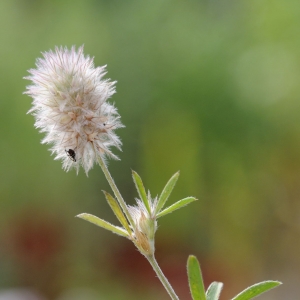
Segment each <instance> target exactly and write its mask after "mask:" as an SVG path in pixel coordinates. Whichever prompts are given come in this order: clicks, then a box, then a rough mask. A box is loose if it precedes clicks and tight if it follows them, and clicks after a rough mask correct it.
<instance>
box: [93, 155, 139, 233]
mask: <svg viewBox="0 0 300 300" xmlns="http://www.w3.org/2000/svg"><path fill="white" fill-rule="evenodd" d="M96 155H97V154H96ZM97 159H98V163H99V165H100V167H101V169H102V171H103V173H104V175H105V177H106V179H107V181H108V183H109V185H110V187H111V189H112V190H113V192H114V194H115V197H116V198H117V200H118V202H119V204H120V206H121V208H122V210H123V212H124V214H125V215H126V217H127V220H128V221H129V223H130V224H131V226H132V227H133V228H135V224H134V222H133V219H132V218H131V215H130V213H129V211H128V208H127V205H126V203H125V201H124V199H123V197H122V195H121V193H120V192H119V190H118V188H117V186H116V184H115V182H114V180H113V178H112V177H111V175H110V173H109V171H108V169H107V166H106V164H105V162H104V160H103V158H102V157H101V156H100V155H97Z"/></svg>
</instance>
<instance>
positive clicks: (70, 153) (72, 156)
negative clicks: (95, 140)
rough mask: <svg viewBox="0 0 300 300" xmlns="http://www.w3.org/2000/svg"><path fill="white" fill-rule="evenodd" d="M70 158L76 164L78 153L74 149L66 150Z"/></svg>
mask: <svg viewBox="0 0 300 300" xmlns="http://www.w3.org/2000/svg"><path fill="white" fill-rule="evenodd" d="M65 151H66V153H67V155H68V156H69V158H70V159H71V160H72V161H74V162H76V152H75V151H74V150H73V149H69V150H65Z"/></svg>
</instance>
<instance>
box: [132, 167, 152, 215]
mask: <svg viewBox="0 0 300 300" xmlns="http://www.w3.org/2000/svg"><path fill="white" fill-rule="evenodd" d="M132 178H133V181H134V184H135V187H136V189H137V191H138V193H139V196H140V198H141V200H142V201H143V203H144V205H145V207H146V208H147V211H148V213H149V215H151V210H150V206H149V201H148V198H147V194H146V190H145V187H144V184H143V181H142V178H141V177H140V176H139V174H138V173H137V172H135V171H132Z"/></svg>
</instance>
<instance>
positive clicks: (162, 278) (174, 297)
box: [145, 255, 179, 300]
mask: <svg viewBox="0 0 300 300" xmlns="http://www.w3.org/2000/svg"><path fill="white" fill-rule="evenodd" d="M145 257H146V258H147V259H148V261H149V263H150V265H151V266H152V268H153V270H154V272H155V273H156V275H157V277H158V278H159V280H160V282H161V283H162V285H163V286H164V288H165V289H166V291H167V292H168V294H169V295H170V297H171V299H172V300H179V298H178V296H177V295H176V294H175V291H174V290H173V288H172V286H171V284H170V283H169V281H168V279H167V278H166V277H165V275H164V274H163V272H162V270H161V268H160V267H159V265H158V263H157V261H156V259H155V257H154V255H149V256H145Z"/></svg>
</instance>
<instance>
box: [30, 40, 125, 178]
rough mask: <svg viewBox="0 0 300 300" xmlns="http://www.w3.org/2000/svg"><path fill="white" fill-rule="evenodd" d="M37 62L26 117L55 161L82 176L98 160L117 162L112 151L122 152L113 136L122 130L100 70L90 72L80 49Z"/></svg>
mask: <svg viewBox="0 0 300 300" xmlns="http://www.w3.org/2000/svg"><path fill="white" fill-rule="evenodd" d="M43 56H44V57H43V58H39V59H37V62H36V69H31V70H29V73H30V76H27V77H25V79H29V80H31V81H32V84H31V85H29V86H27V90H26V92H25V94H28V95H29V96H31V97H32V98H33V102H32V104H33V106H32V108H31V109H30V110H29V112H28V113H31V114H32V115H33V116H34V117H35V120H36V121H35V127H36V128H39V129H40V131H41V132H45V133H46V136H45V138H44V139H43V140H42V143H50V144H51V145H52V148H51V149H50V150H51V151H52V153H55V154H56V157H55V159H62V160H63V168H64V169H65V170H67V171H68V170H69V169H70V168H72V167H75V168H76V169H77V173H78V171H79V167H80V165H82V167H83V168H84V170H85V172H86V173H88V171H89V170H90V169H91V168H92V167H93V164H94V162H95V161H96V160H97V156H98V155H99V156H102V157H103V158H107V157H111V158H114V159H117V156H115V155H114V154H113V153H112V152H111V150H110V147H111V146H116V147H117V148H118V149H120V150H121V148H120V146H121V141H120V139H119V137H118V136H117V135H116V134H115V133H114V130H115V129H118V128H120V127H123V125H122V123H121V122H120V116H119V114H118V112H117V109H116V108H115V107H114V106H113V105H112V104H110V103H108V102H107V99H108V98H110V96H111V95H113V94H114V93H115V86H114V85H115V82H111V81H109V80H104V79H103V76H104V75H105V74H106V71H105V67H106V66H102V67H94V62H93V58H90V57H89V56H84V54H83V46H81V47H80V48H79V49H78V50H77V51H76V49H75V47H72V48H71V50H68V49H67V48H63V47H60V48H58V47H56V48H55V51H49V52H45V53H43Z"/></svg>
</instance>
